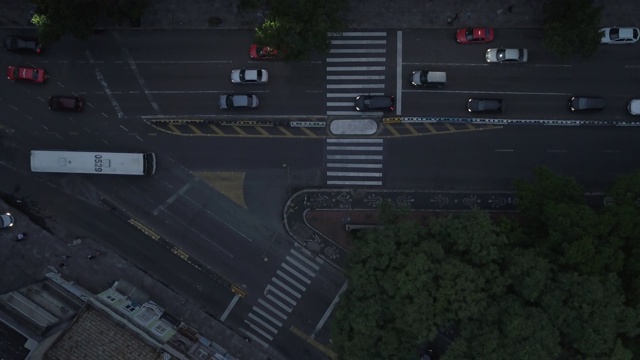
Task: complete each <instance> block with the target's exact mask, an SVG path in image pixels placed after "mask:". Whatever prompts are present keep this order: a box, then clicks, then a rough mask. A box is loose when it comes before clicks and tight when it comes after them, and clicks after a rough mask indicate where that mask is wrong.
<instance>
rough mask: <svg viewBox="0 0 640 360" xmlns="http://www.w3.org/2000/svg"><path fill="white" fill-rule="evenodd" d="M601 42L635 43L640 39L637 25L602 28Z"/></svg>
mask: <svg viewBox="0 0 640 360" xmlns="http://www.w3.org/2000/svg"><path fill="white" fill-rule="evenodd" d="M600 33H601V34H602V38H601V39H600V43H601V44H633V43H636V42H637V41H638V39H640V30H638V28H637V27H608V28H602V29H600Z"/></svg>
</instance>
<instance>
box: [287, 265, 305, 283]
mask: <svg viewBox="0 0 640 360" xmlns="http://www.w3.org/2000/svg"><path fill="white" fill-rule="evenodd" d="M282 267H283V268H285V269H287V270H289V272H290V273H292V274H293V275H295V276H297V277H298V278H299V279H300V280H302V281H304V282H306V283H307V285H309V284H311V280H309V279H307V278H306V277H304V275H302V274H300V273H299V272H297V271H296V270H294V269H293V268H292V267H291V266H289V265H287V264H284V263H283V264H282Z"/></svg>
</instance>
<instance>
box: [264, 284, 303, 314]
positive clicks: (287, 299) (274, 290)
mask: <svg viewBox="0 0 640 360" xmlns="http://www.w3.org/2000/svg"><path fill="white" fill-rule="evenodd" d="M264 292H265V293H267V294H268V295H267V297H268V298H269V299H271V300H273V299H275V298H273V296H271V293H275V294H277V295H278V296H280V298H281V299H282V300H284V301H286V302H288V303H290V304H291V305H292V306H295V305H296V301H295V300H293V299H292V298H290V297H288V296H287V295H285V294H284V293H283V292H282V291H280V290H278V289H276V288H275V287H273V286H272V285H267V288H266V290H265V291H264ZM292 310H293V307H292V308H291V310H289V312H291V311H292Z"/></svg>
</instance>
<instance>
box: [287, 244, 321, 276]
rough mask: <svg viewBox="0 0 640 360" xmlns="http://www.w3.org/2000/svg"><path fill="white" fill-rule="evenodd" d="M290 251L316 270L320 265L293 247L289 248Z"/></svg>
mask: <svg viewBox="0 0 640 360" xmlns="http://www.w3.org/2000/svg"><path fill="white" fill-rule="evenodd" d="M291 253H292V254H293V255H295V256H296V257H297V258H298V259H300V260H302V261H304V262H305V263H307V265H309V266H311V267H312V268H314V269H316V271H318V270H320V266H318V264H316V263H314V262H312V261H311V260H310V259H308V258H307V257H305V256H304V255H302V254H300V253H299V252H297V251H295V250H294V249H291Z"/></svg>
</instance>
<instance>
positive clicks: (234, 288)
mask: <svg viewBox="0 0 640 360" xmlns="http://www.w3.org/2000/svg"><path fill="white" fill-rule="evenodd" d="M231 291H233V292H234V293H235V294H237V295H238V296H240V297H241V298H243V297H245V296H247V292H246V291H244V290H242V289H240V288H239V287H237V286H236V285H231Z"/></svg>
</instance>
